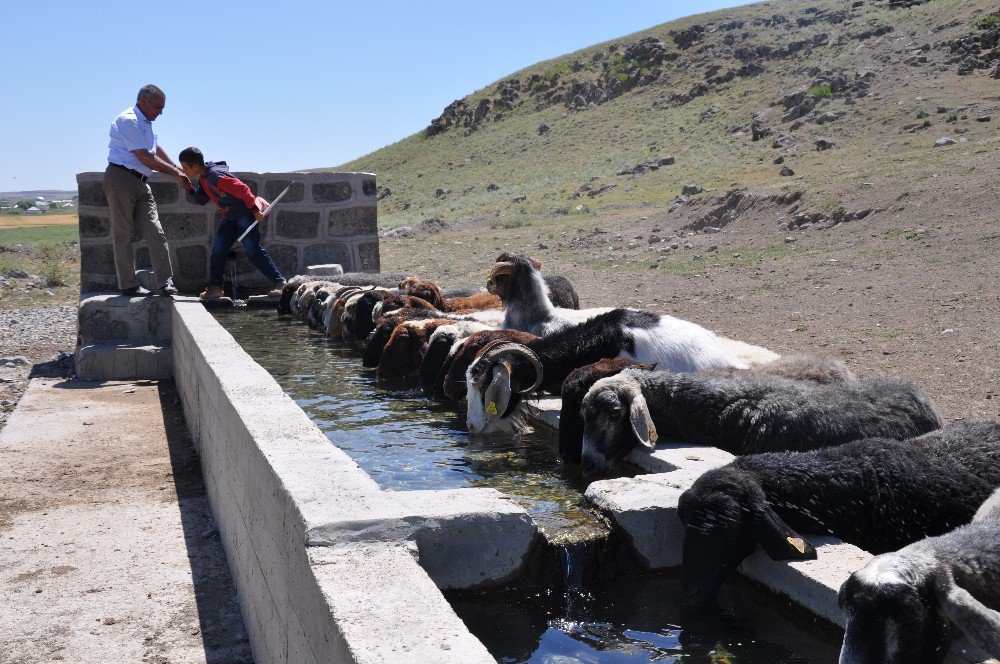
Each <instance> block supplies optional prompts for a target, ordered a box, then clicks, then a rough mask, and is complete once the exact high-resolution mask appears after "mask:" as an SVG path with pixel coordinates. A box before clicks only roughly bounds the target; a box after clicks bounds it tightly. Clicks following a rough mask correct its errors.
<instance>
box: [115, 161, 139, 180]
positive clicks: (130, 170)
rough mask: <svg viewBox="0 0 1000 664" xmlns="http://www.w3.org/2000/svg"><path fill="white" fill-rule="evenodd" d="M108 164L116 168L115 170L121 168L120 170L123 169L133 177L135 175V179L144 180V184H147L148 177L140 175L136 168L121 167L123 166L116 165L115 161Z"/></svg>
mask: <svg viewBox="0 0 1000 664" xmlns="http://www.w3.org/2000/svg"><path fill="white" fill-rule="evenodd" d="M108 164H109V165H111V166H114V167H115V168H120V169H122V170H123V171H127V172H128V173H129V174H131V175H133V176H135V177H137V178H139V179H140V180H142V181H143V182H145V181H146V176H145V175H143V174H142V173H140V172H139V171H137V170H135V169H134V168H129V167H128V166H123V165H121V164H116V163H115V162H113V161H109V162H108Z"/></svg>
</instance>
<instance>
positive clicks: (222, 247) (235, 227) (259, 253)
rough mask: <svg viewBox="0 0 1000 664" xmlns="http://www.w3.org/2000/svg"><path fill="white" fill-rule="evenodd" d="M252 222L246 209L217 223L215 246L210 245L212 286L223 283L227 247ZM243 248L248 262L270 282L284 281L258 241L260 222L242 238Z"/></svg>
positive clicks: (219, 285) (250, 215)
mask: <svg viewBox="0 0 1000 664" xmlns="http://www.w3.org/2000/svg"><path fill="white" fill-rule="evenodd" d="M253 222H254V218H253V215H252V214H250V212H249V211H248V212H247V213H246V214H245V215H242V216H240V217H238V218H236V219H223V220H222V221H221V222H220V223H219V232H218V233H216V234H215V246H213V247H212V266H211V270H210V274H209V278H208V281H209V283H211V284H212V285H213V286H218V287H219V288H222V287H223V286H224V285H225V277H224V273H225V270H226V254H228V253H229V247H231V246H233V242H236V238H238V237H239V236H240V235H241V234H242V233H243V231H245V230H246V229H247V228H249V227H250V224H252V223H253ZM243 248H244V249H246V252H247V257H248V258H249V259H250V262H251V263H253V264H254V266H255V267H256V268H257V269H258V270H260V271H261V272H262V273H263V274H264V276H265V277H267V278H268V279H270V280H271V282H272V283H274V282H277V281H284V277H282V276H281V272H279V271H278V268H277V266H276V265H275V264H274V261H273V260H271V255H270V254H269V253H267V249H265V248H264V247H263V246H262V245H261V243H260V224H257V225H256V226H254V229H253V230H252V231H250V232H249V233H247V236H246V237H245V238H243Z"/></svg>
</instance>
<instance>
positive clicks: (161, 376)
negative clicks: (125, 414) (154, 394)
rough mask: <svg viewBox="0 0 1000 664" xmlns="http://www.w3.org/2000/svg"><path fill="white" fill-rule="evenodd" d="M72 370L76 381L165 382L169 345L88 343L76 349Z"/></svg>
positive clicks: (169, 367)
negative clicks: (73, 368)
mask: <svg viewBox="0 0 1000 664" xmlns="http://www.w3.org/2000/svg"><path fill="white" fill-rule="evenodd" d="M75 370H76V375H77V377H78V378H79V379H80V380H169V379H170V378H171V377H172V376H173V355H172V352H171V349H170V344H169V343H164V344H162V345H127V344H117V343H113V342H109V343H99V344H90V345H88V346H81V347H79V348H77V350H76V357H75Z"/></svg>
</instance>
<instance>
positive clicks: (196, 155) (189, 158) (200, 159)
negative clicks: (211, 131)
mask: <svg viewBox="0 0 1000 664" xmlns="http://www.w3.org/2000/svg"><path fill="white" fill-rule="evenodd" d="M177 160H178V161H180V162H181V163H182V164H190V165H191V166H204V165H205V155H203V154H202V153H201V150H199V149H198V148H184V149H183V150H181V153H180V154H179V155H177Z"/></svg>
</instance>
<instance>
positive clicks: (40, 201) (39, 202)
mask: <svg viewBox="0 0 1000 664" xmlns="http://www.w3.org/2000/svg"><path fill="white" fill-rule="evenodd" d="M35 207H36V208H38V209H39V210H42V211H45V210H48V209H49V204H48V203H46V202H45V199H44V198H39V199H38V200H36V201H35Z"/></svg>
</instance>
